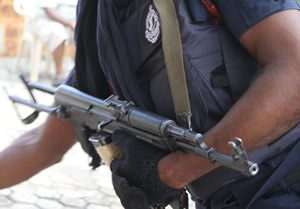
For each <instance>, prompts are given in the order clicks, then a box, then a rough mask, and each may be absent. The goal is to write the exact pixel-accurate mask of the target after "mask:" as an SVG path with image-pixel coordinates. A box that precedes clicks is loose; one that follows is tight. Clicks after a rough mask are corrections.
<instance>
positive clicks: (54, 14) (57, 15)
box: [44, 8, 75, 29]
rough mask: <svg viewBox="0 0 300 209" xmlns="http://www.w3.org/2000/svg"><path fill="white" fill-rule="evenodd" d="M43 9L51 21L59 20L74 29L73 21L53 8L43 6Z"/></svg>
mask: <svg viewBox="0 0 300 209" xmlns="http://www.w3.org/2000/svg"><path fill="white" fill-rule="evenodd" d="M44 10H45V12H46V14H47V15H48V17H49V18H50V19H52V20H53V21H56V22H59V23H61V24H63V25H64V26H66V27H70V28H72V29H74V27H75V21H71V20H68V19H66V18H65V17H63V16H62V15H61V14H60V13H59V12H58V11H57V10H56V9H54V8H45V9H44ZM74 12H75V11H74Z"/></svg>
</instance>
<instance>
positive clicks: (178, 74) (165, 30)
mask: <svg viewBox="0 0 300 209" xmlns="http://www.w3.org/2000/svg"><path fill="white" fill-rule="evenodd" d="M153 2H154V5H155V7H156V9H157V10H158V13H159V15H160V18H161V25H162V27H161V28H162V47H163V52H164V58H165V63H166V68H167V74H168V79H169V85H170V89H171V94H172V99H173V103H174V108H175V113H176V118H177V123H178V124H179V125H181V126H184V127H186V128H191V122H190V121H191V116H192V113H191V109H190V102H189V96H188V90H187V85H186V78H185V71H184V65H183V57H182V47H181V38H180V31H179V24H178V20H177V15H176V9H175V6H174V2H173V0H153Z"/></svg>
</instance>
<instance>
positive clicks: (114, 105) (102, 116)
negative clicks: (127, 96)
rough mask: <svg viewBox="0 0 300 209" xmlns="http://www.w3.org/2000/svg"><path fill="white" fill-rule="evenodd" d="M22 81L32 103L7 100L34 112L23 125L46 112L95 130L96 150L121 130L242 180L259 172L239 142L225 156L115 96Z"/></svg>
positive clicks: (186, 131) (189, 133)
mask: <svg viewBox="0 0 300 209" xmlns="http://www.w3.org/2000/svg"><path fill="white" fill-rule="evenodd" d="M21 78H22V80H23V82H24V83H25V85H26V87H27V89H28V90H29V92H30V94H31V96H32V101H30V100H25V99H22V98H20V97H16V96H9V98H10V99H11V100H12V101H13V102H14V103H21V104H23V105H26V106H29V107H32V108H34V109H35V112H34V113H33V114H31V115H30V116H29V117H27V118H25V119H23V122H24V123H31V122H33V121H34V120H35V119H36V118H37V117H38V114H39V112H47V113H49V114H51V115H54V116H58V117H60V118H62V119H69V120H71V121H72V122H73V123H74V124H80V126H81V128H88V129H90V130H94V132H95V133H96V137H95V135H94V136H93V137H90V141H91V142H92V143H93V144H94V146H95V148H96V149H97V147H99V146H103V145H107V139H108V136H109V135H110V134H112V133H113V132H114V131H115V130H122V131H125V132H127V133H129V134H131V135H133V136H135V137H137V138H138V139H140V140H143V141H144V142H146V143H148V144H150V145H153V146H156V147H158V148H160V149H164V150H170V151H175V150H178V149H179V150H183V151H185V152H190V153H193V154H195V155H199V156H201V157H204V158H206V159H208V160H209V161H210V162H211V163H219V164H221V165H223V166H226V167H228V168H231V169H234V170H236V171H239V172H241V173H242V174H244V175H245V176H254V175H256V174H257V172H258V170H259V169H258V165H257V164H256V163H253V162H251V161H250V160H249V159H248V156H247V153H246V151H245V150H244V147H243V144H242V140H241V139H240V138H235V139H234V141H230V142H229V143H228V145H229V148H230V149H231V156H229V155H225V154H223V153H220V152H218V151H216V150H215V149H214V148H212V147H208V146H207V145H206V144H205V142H204V141H203V139H202V134H200V133H196V132H194V131H192V130H190V129H186V128H183V127H180V126H178V125H177V124H176V123H175V122H174V121H173V120H170V119H168V118H165V117H162V116H160V115H157V114H154V113H151V112H148V111H145V110H142V109H139V108H138V107H135V105H134V103H132V102H127V101H122V100H119V99H118V96H115V95H112V96H110V97H108V98H107V99H105V100H101V99H98V98H95V97H93V96H90V95H88V94H85V93H83V92H81V91H79V90H77V89H75V88H73V87H70V86H67V85H61V86H59V87H58V88H52V87H46V86H43V85H41V84H39V83H35V82H28V81H26V80H25V79H24V78H23V77H21ZM33 89H36V90H40V91H42V92H46V93H49V94H52V95H54V101H55V104H56V106H54V107H50V106H45V105H42V104H39V103H37V101H36V100H35V98H34V96H33V94H32V90H33ZM103 142H105V143H103ZM97 151H98V150H97Z"/></svg>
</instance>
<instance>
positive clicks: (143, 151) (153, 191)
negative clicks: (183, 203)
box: [111, 131, 182, 209]
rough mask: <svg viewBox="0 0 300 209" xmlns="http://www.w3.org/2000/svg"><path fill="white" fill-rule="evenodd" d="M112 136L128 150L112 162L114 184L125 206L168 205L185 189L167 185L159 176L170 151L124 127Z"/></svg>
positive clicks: (126, 208) (144, 207)
mask: <svg viewBox="0 0 300 209" xmlns="http://www.w3.org/2000/svg"><path fill="white" fill-rule="evenodd" d="M112 138H113V140H114V142H115V143H116V144H117V146H119V147H120V148H121V149H122V151H123V152H124V154H125V159H122V160H120V159H115V160H113V162H112V163H111V170H112V182H113V186H114V189H115V191H116V193H117V195H118V196H119V198H120V200H121V203H122V205H123V206H124V208H125V209H139V208H140V209H146V208H147V209H148V208H150V206H155V205H157V204H160V203H163V204H165V205H167V204H168V203H169V201H170V200H171V199H172V198H174V196H177V195H179V194H180V192H181V191H182V189H172V188H170V187H167V186H166V185H164V184H163V183H162V182H161V180H160V179H159V176H158V171H157V164H158V162H159V160H160V159H161V158H162V157H164V156H165V155H167V153H166V152H165V151H162V150H159V149H157V148H155V147H152V146H150V145H147V144H145V143H144V142H142V141H140V140H138V139H136V138H135V137H132V136H129V135H128V134H126V133H124V132H121V131H115V132H114V133H113V135H112Z"/></svg>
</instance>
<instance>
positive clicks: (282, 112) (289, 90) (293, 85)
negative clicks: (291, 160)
mask: <svg viewBox="0 0 300 209" xmlns="http://www.w3.org/2000/svg"><path fill="white" fill-rule="evenodd" d="M296 17H299V12H298V11H288V12H281V13H278V14H276V15H273V16H271V17H269V18H267V19H266V20H265V21H262V22H261V23H258V24H257V25H256V26H254V27H253V29H254V30H253V29H252V30H249V32H248V33H247V34H246V35H245V36H244V37H243V39H242V42H243V43H244V46H245V47H246V48H248V49H249V51H250V52H251V53H252V54H253V55H255V56H256V57H257V59H258V60H259V61H260V62H261V64H262V65H263V66H264V70H263V74H262V75H260V76H259V77H258V78H257V79H256V80H255V81H254V82H253V84H252V85H251V87H250V88H249V89H248V90H247V92H246V93H245V94H244V95H243V96H242V97H241V98H240V100H239V101H238V102H237V103H236V104H235V105H234V106H233V107H232V108H231V109H230V111H229V112H228V113H227V114H226V115H225V117H224V118H223V119H222V120H221V121H220V122H219V123H218V124H217V125H216V126H215V127H213V128H212V129H211V130H210V131H208V132H207V133H205V134H204V141H205V143H206V144H207V145H208V146H210V147H214V148H215V149H216V150H219V151H220V152H222V153H227V154H228V149H227V146H228V145H227V143H228V141H230V140H232V138H234V137H240V138H242V139H243V142H244V146H245V148H246V150H247V151H251V150H254V149H256V148H258V147H261V146H263V145H266V144H269V143H270V142H272V141H273V140H275V139H277V138H278V137H280V136H281V135H282V134H284V133H286V132H287V131H288V130H290V129H291V128H292V127H294V126H295V125H296V124H297V123H299V121H300V105H299V104H300V94H299V92H300V86H299V83H300V71H299V69H300V62H299V59H298V58H297V55H298V54H299V53H300V46H299V38H297V37H299V35H300V30H299V23H296V22H295V21H293V20H294V18H296ZM281 21H282V22H284V23H285V24H284V25H282V24H280V22H281ZM274 23H275V25H273V24H274ZM276 23H279V24H280V25H281V26H282V27H283V28H278V25H277V24H276ZM288 23H289V24H295V25H297V27H296V26H293V25H291V27H290V28H293V33H291V34H288V35H286V31H288V30H287V29H286V28H285V27H289V26H286V25H288ZM267 28H271V29H272V30H274V31H268V30H266V29H267ZM295 28H298V29H297V32H295V31H296V30H295ZM267 34H268V36H267ZM270 34H271V35H270ZM292 34H299V35H298V36H297V37H295V35H292ZM264 37H269V38H266V39H263V38H264ZM274 43H276V44H274ZM214 168H215V167H214V165H209V162H207V161H206V162H205V160H204V159H201V158H199V157H197V156H193V155H192V154H188V153H181V152H177V153H171V154H170V155H168V156H167V157H165V158H164V159H162V160H161V161H160V163H159V167H158V169H159V175H160V177H161V180H162V181H163V182H164V183H166V184H167V185H168V186H170V187H173V188H177V187H182V185H184V184H187V183H189V182H191V181H193V180H195V179H196V178H198V177H200V176H202V175H204V174H205V173H207V172H209V171H211V170H212V169H214Z"/></svg>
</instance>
